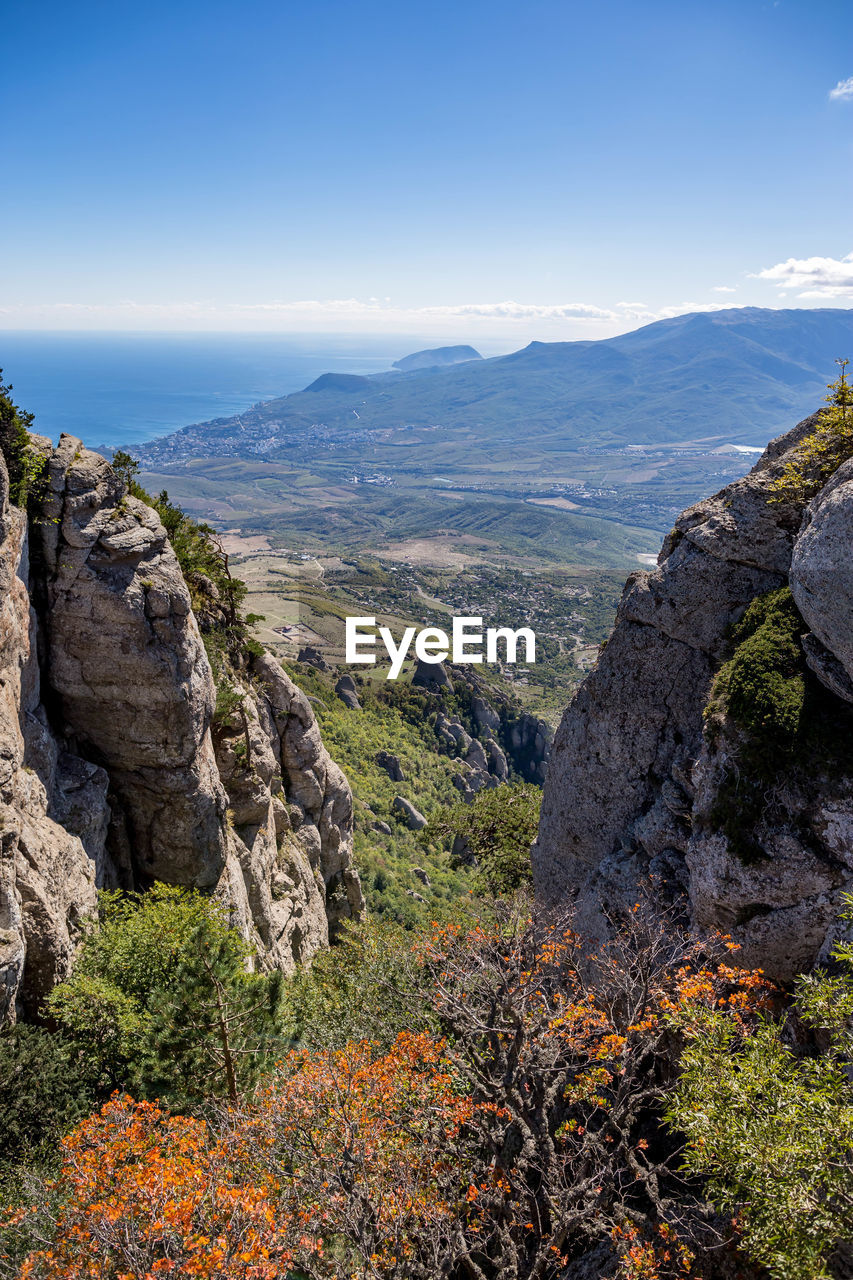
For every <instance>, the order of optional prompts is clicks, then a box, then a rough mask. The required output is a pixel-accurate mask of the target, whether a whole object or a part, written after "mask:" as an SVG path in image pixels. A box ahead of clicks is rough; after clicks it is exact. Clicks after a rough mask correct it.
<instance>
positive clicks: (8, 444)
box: [0, 369, 44, 507]
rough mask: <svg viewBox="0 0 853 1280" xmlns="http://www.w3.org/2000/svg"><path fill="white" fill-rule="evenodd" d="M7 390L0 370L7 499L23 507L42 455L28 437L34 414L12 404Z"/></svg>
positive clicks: (0, 422)
mask: <svg viewBox="0 0 853 1280" xmlns="http://www.w3.org/2000/svg"><path fill="white" fill-rule="evenodd" d="M11 391H12V386H11V384H9V385H8V386H4V384H3V370H2V369H0V450H2V453H3V457H4V459H5V461H6V469H7V471H8V472H9V499H10V501H11V502H13V503H14V504H15V506H18V507H25V506H26V505H27V502H28V500H29V498H30V496H31V495H32V494H33V492H34V491H35V489H36V488H37V486H38V481H39V478H40V476H41V475H42V472H43V471H44V458H43V457H42V456H41V454H39V453H38V452H37V450H36V449H34V448H33V443H32V440H31V439H30V427H31V426H32V423H33V416H34V415H33V414H31V413H26V412H25V411H24V410H23V409H20V408H19V407H18V406H17V405H16V404H14V403H13V401H12V399H11Z"/></svg>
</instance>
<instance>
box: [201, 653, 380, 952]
mask: <svg viewBox="0 0 853 1280" xmlns="http://www.w3.org/2000/svg"><path fill="white" fill-rule="evenodd" d="M251 674H252V676H253V677H254V680H253V683H252V687H251V690H250V689H248V688H247V689H246V696H245V700H244V703H243V706H244V709H245V714H246V727H245V728H242V727H241V729H240V731H238V733H237V734H236V735H235V734H234V733H233V732H232V733H229V734H218V735H217V741H216V755H217V760H218V762H219V768H220V773H221V777H222V779H223V781H224V783H225V787H226V789H227V792H228V797H229V802H230V805H231V809H230V816H231V820H232V824H233V827H232V831H231V833H230V834H231V843H230V852H229V865H228V867H227V869H226V873H225V875H224V876H223V880H222V883H221V885H220V892H221V893H222V895H223V896H224V897H225V899H226V900H227V901H228V902H229V903H230V904H231V905H232V909H233V910H235V912H236V915H237V919H238V920H241V921H242V920H243V919H246V920H247V921H248V923H249V929H250V932H251V933H252V935H253V937H254V940H255V942H256V945H257V948H258V953H259V955H260V957H261V961H262V963H263V964H264V965H265V966H266V967H274V968H280V969H283V970H285V971H286V972H288V971H290V970H292V969H293V968H294V967H295V966H296V965H297V964H300V963H303V962H304V961H306V960H308V959H310V957H311V956H312V955H313V954H314V953H315V952H316V951H318V950H319V949H320V948H321V947H323V946H325V945H326V944H327V942H328V940H329V937H330V935H331V936H332V937H333V936H334V934H335V931H336V929H337V928H338V926H339V925H340V923H341V921H344V920H350V919H358V918H359V917H360V916H361V914H362V913H363V911H364V899H363V897H362V893H361V884H360V882H359V878H358V873H357V872H356V870H355V868H354V866H353V862H352V825H353V805H352V793H351V791H350V788H349V784H348V783H347V781H346V778H345V777H344V775H343V773H342V772H341V770H340V769H339V768H338V766H337V765H336V764H335V762H334V761H333V760H332V758H331V757H330V755H329V753H328V752H327V751H326V748H325V747H324V746H323V742H322V739H321V737H320V730H319V727H318V725H317V721H316V719H315V717H314V713H313V711H312V709H311V704H310V702H309V701H308V699H307V698H306V697H305V695H304V694H303V693H302V692H301V690H299V689H298V688H297V686H296V685H295V684H294V683H293V681H292V680H290V679H289V677H288V676H287V675H285V673H284V671H282V669H281V667H280V666H279V664H278V663H277V662H276V660H275V659H274V658H272V657H271V656H270V655H269V654H265V655H264V656H263V657H259V658H254V659H253V660H252V669H251ZM241 748H242V749H241Z"/></svg>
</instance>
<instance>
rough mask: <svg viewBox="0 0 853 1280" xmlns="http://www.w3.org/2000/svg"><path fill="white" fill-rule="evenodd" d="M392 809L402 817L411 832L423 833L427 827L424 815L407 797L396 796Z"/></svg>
mask: <svg viewBox="0 0 853 1280" xmlns="http://www.w3.org/2000/svg"><path fill="white" fill-rule="evenodd" d="M391 808H392V809H393V810H394V812H395V813H398V814H399V815H400V817H401V818H402V819H403V821H404V822H405V824H406V826H407V827H408V828H409V830H410V831H421V830H423V828H424V827H425V826H426V825H427V820H426V818H425V817H424V815H423V814H422V813H421V812H420V810H419V809H416V808H415V806H414V805H413V804H412V802H411V800H407V799H406V798H405V796H395V797H394V799H393V802H392V804H391Z"/></svg>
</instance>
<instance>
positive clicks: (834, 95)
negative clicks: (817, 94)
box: [829, 76, 853, 102]
mask: <svg viewBox="0 0 853 1280" xmlns="http://www.w3.org/2000/svg"><path fill="white" fill-rule="evenodd" d="M850 98H853V76H848V77H847V79H846V80H839V81H838V84H837V85H836V86H835V88H834V89H830V91H829V100H830V102H847V101H848V100H849V99H850Z"/></svg>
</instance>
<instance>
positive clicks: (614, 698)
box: [533, 416, 853, 980]
mask: <svg viewBox="0 0 853 1280" xmlns="http://www.w3.org/2000/svg"><path fill="white" fill-rule="evenodd" d="M816 421H817V418H816V416H815V417H812V418H809V419H806V420H805V422H802V423H800V424H799V425H798V426H797V427H795V428H794V429H793V431H790V432H788V433H787V434H786V435H784V436H781V437H779V439H778V440H775V441H773V442H772V443H771V444H770V445H769V446H768V448H767V450H766V451H765V453H764V454H763V456H762V457H761V459H760V460H759V462H758V463H757V464H756V466H755V467H754V468H753V469H752V471H751V472H750V473H749V474H748V475H747V476H744V477H743V478H742V479H740V480H737V481H735V483H734V484H731V485H729V486H728V487H727V488H726V489H723V490H722V491H721V492H720V493H718V494H716V495H715V496H714V497H712V498H709V499H708V500H707V501H704V502H700V503H698V504H697V505H696V506H693V507H691V508H689V509H688V510H687V511H685V512H684V513H683V514H682V515H681V516H679V518H678V519H677V521H676V523H675V527H674V529H673V530H672V532H671V533H670V534H669V535H668V536H667V538H666V539H665V541H664V544H663V547H662V550H661V553H660V556H659V559H658V566H657V568H656V569H654V570H653V571H651V572H648V573H646V572H637V573H634V574H632V575H631V577H630V578H629V579H628V581H627V583H626V586H625V590H624V593H623V596H622V600H621V602H620V605H619V610H618V613H617V618H616V624H615V629H614V631H613V634H612V636H611V638H610V640H609V641H608V643H607V645H606V646H605V648H604V650H603V652H602V654H601V656H600V658H599V660H598V663H597V665H596V667H595V668H594V670H593V671H592V672H591V673H590V675H589V676H588V677H587V679H586V680H585V681H584V683H583V685H582V686H581V688H580V689H579V691H578V693H577V694H576V696H575V698H574V700H573V702H572V703H571V705H570V706H569V707H568V708H567V710H566V712H565V713H564V715H563V719H562V723H561V725H560V728H559V730H558V732H557V735H556V738H555V740H554V745H553V748H552V752H551V761H550V766H549V771H548V775H547V778H546V781H545V790H544V797H543V804H542V816H541V824H540V830H539V837H538V840H537V843H536V845H535V846H534V850H533V859H534V879H535V885H536V890H537V894H538V896H539V898H540V900H542V901H543V902H546V903H556V902H562V901H565V900H567V899H569V898H574V899H575V900H576V901H577V904H578V908H579V912H580V918H581V922H582V925H583V927H584V928H585V930H586V931H587V932H588V933H589V934H590V935H591V936H592V937H602V936H604V935H605V934H606V932H607V928H608V924H607V916H608V914H612V913H617V914H618V913H619V912H620V911H624V910H626V909H629V908H630V907H631V906H632V905H633V904H634V903H635V902H637V901H638V900H640V899H641V898H642V897H644V896H645V895H646V894H647V893H649V892H651V894H652V896H653V897H655V896H656V897H658V898H659V899H660V900H662V901H664V902H668V903H671V904H675V905H676V907H681V908H682V909H683V913H684V916H685V918H687V919H689V921H690V922H691V923H692V925H693V926H694V927H695V928H697V929H701V930H703V931H707V930H715V929H720V930H722V931H723V932H725V933H730V934H731V935H732V936H733V937H734V939H735V941H736V942H738V943H739V944H740V946H741V951H740V953H739V957H738V958H739V961H740V962H741V963H744V964H747V965H760V966H762V967H763V968H764V969H765V970H766V971H767V972H768V973H770V974H771V975H772V976H774V977H776V978H779V979H783V980H784V979H787V978H790V977H791V976H793V975H794V974H795V973H796V972H798V971H800V970H802V969H803V968H806V967H808V966H810V965H811V964H813V963H814V962H815V960H816V959H817V958H818V957H819V956H821V955H823V954H826V952H827V950H828V948H829V946H830V945H831V942H832V940H833V938H834V937H835V936H836V932H837V929H838V924H837V921H838V913H839V910H840V907H841V895H842V894H843V893H844V892H845V891H849V890H850V889H851V888H853V779H851V778H850V777H846V776H843V774H839V773H838V771H831V770H830V771H827V770H825V769H824V770H822V769H821V768H819V767H818V766H817V765H815V766H814V768H813V769H812V770H811V771H806V772H804V773H802V774H801V773H799V772H797V773H796V776H794V775H793V774H792V776H791V777H788V778H781V779H779V780H778V781H777V784H776V785H775V786H774V794H773V795H772V796H771V797H770V798H769V803H768V804H767V805H766V807H765V810H764V812H763V815H762V817H761V821H760V824H759V826H758V827H757V828H756V830H755V832H754V835H755V838H756V840H757V843H758V846H759V850H760V856H759V857H757V858H756V859H755V860H754V861H750V862H749V864H746V863H744V861H743V860H742V858H741V857H739V856H738V854H737V853H736V852H735V851H734V850H732V849H731V848H730V847H729V844H728V841H727V839H726V837H725V836H724V835H723V834H722V832H721V831H719V830H716V829H715V827H714V806H715V801H716V799H717V797H718V795H719V793H720V789H721V787H722V786H723V784H724V782H726V781H727V780H730V779H731V777H732V776H733V771H735V770H736V769H737V768H738V767H739V766H738V757H737V745H738V744H737V733H736V731H735V730H734V729H733V727H732V726H731V725H727V726H726V727H725V729H724V731H723V733H722V735H721V736H720V738H719V739H718V740H717V741H715V742H714V743H713V744H711V742H710V741H708V740H707V737H706V734H705V732H704V710H705V707H706V704H707V701H708V696H709V693H710V689H711V684H712V681H713V678H714V675H715V673H716V671H717V670H718V669H719V667H720V665H721V663H722V662H723V661H724V660H725V658H726V657H728V655H729V652H730V650H729V648H728V643H729V640H728V637H729V629H730V627H731V625H732V624H733V623H735V622H737V621H738V620H739V619H740V618H741V617H742V615H743V613H744V611H745V609H746V607H747V605H748V604H749V603H750V601H751V600H752V599H754V598H755V597H756V596H758V595H761V594H762V593H764V592H766V591H769V590H772V589H774V588H777V587H780V586H783V585H785V584H787V583H789V582H790V586H791V590H792V593H793V595H794V599H795V601H796V603H797V605H798V607H799V609H800V611H801V613H802V615H803V618H804V619H805V621H806V623H807V624H808V626H809V627H810V628H811V632H810V633H809V634H807V635H806V636H805V638H804V641H803V648H804V654H805V659H806V662H807V663H808V666H809V668H810V669H811V670H812V671H813V672H814V673H815V674H816V676H817V678H818V679H820V680H821V681H822V683H823V684H824V686H825V687H826V688H827V689H828V690H829V691H830V692H831V693H832V694H833V696H835V697H838V698H839V699H842V700H844V699H848V698H849V697H850V695H851V692H853V679H851V677H853V644H852V643H851V636H853V570H851V565H853V463H847V464H845V465H844V466H842V467H841V468H840V469H839V471H838V472H837V473H836V475H835V476H834V477H833V478H832V479H831V480H830V481H829V482H828V483H827V484H826V485H825V486H824V488H823V490H822V491H821V493H820V494H818V496H817V497H816V498H815V499H814V500H813V501H812V503H811V504H810V505H809V507H808V508H807V509H806V511H805V513H803V512H802V511H800V510H797V509H795V508H794V507H793V506H791V505H789V504H783V505H778V504H771V503H768V501H767V499H768V496H769V494H770V492H771V486H772V484H773V482H774V480H775V479H776V478H777V477H778V476H779V475H780V473H781V470H782V468H783V467H784V466H785V464H786V462H787V461H788V460H789V459H790V458H791V457H792V452H793V450H794V449H795V448H796V446H797V445H798V444H799V443H800V441H801V440H802V439H803V437H804V436H805V435H807V434H808V433H809V432H810V431H811V430H812V429H813V427H814V425H815V423H816Z"/></svg>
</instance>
